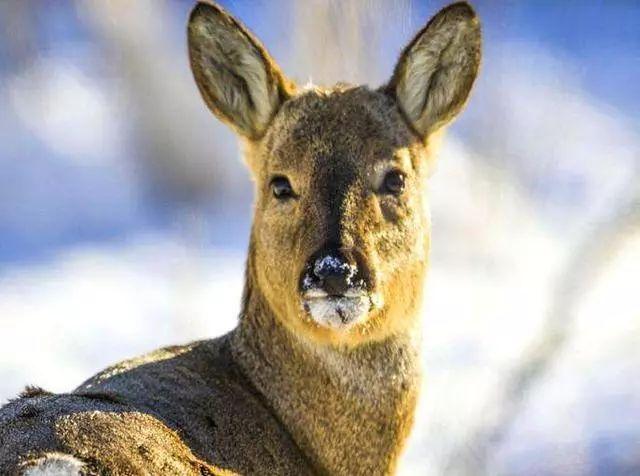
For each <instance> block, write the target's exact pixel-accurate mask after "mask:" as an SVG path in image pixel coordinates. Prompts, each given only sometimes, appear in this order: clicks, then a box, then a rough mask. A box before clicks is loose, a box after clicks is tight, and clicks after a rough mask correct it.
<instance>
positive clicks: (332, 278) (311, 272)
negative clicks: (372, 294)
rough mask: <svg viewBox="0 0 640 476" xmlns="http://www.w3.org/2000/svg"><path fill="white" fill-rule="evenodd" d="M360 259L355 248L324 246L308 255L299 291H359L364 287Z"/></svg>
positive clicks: (330, 293) (334, 293)
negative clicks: (310, 255) (309, 256)
mask: <svg viewBox="0 0 640 476" xmlns="http://www.w3.org/2000/svg"><path fill="white" fill-rule="evenodd" d="M363 262H364V260H363V259H362V257H360V256H359V253H358V252H357V251H354V250H348V249H335V248H324V249H323V250H320V251H319V252H317V253H314V255H313V256H312V257H311V258H310V259H309V261H308V263H307V265H306V267H305V271H304V273H303V276H302V281H301V288H302V292H303V293H305V294H307V295H313V294H317V295H318V297H320V296H321V295H328V296H349V295H351V294H353V295H355V294H362V293H364V292H365V291H366V289H367V287H368V283H367V279H366V276H367V275H368V273H366V271H365V269H366V266H365V265H364V263H363Z"/></svg>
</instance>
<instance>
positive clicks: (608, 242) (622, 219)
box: [445, 188, 640, 475]
mask: <svg viewBox="0 0 640 476" xmlns="http://www.w3.org/2000/svg"><path fill="white" fill-rule="evenodd" d="M639 228H640V188H638V189H637V190H636V191H635V193H634V194H633V196H632V197H631V199H630V200H627V201H626V202H624V204H623V205H622V206H621V207H620V208H619V209H618V210H617V212H616V213H614V214H613V215H611V216H610V218H609V219H607V220H605V221H604V223H602V224H601V225H600V226H597V227H596V228H595V229H594V231H593V232H592V233H591V234H589V235H588V236H587V238H586V239H585V240H584V241H583V242H582V244H581V245H580V246H578V247H577V248H576V249H575V252H574V253H572V254H571V256H570V257H569V260H568V263H567V265H566V266H565V270H564V272H563V273H561V275H560V278H559V284H558V286H557V287H556V292H555V294H554V296H553V297H552V299H551V303H552V304H551V307H550V310H549V312H548V314H547V317H546V319H545V321H544V324H543V326H542V330H541V331H540V334H539V335H538V337H537V338H536V339H535V341H534V343H533V344H532V345H531V347H530V348H529V350H528V351H527V352H525V353H524V355H523V357H522V358H521V359H520V361H519V363H518V364H516V365H515V366H514V367H513V369H512V370H511V371H510V372H509V373H508V375H506V376H505V378H504V381H503V384H502V385H501V386H500V388H499V389H498V390H497V393H496V395H495V397H494V398H493V399H491V400H490V401H491V406H492V409H495V413H494V414H493V417H492V418H488V419H486V420H485V421H484V423H483V424H481V426H480V427H479V428H476V429H475V430H474V431H473V432H471V435H470V437H468V438H466V439H465V440H464V441H463V442H462V444H460V445H459V446H457V447H455V448H453V449H452V451H451V452H449V454H448V455H447V456H446V457H445V468H446V474H460V475H472V474H486V473H488V470H489V467H490V464H491V461H492V456H493V455H494V453H495V452H496V450H497V449H498V448H499V446H500V444H501V443H502V442H503V441H504V439H505V437H506V436H507V435H508V433H509V431H510V430H511V428H512V426H513V423H514V421H515V419H516V417H517V416H518V415H519V414H520V412H521V410H522V409H523V407H524V406H525V405H526V403H527V398H528V397H529V395H531V393H532V391H533V390H534V388H535V387H536V386H537V385H538V384H539V383H540V382H541V380H542V378H543V377H544V376H545V375H546V374H547V372H548V371H549V370H550V369H551V368H552V366H553V364H554V363H555V362H556V361H557V359H558V358H559V356H560V354H561V353H562V351H563V349H564V348H565V347H566V345H567V344H568V343H569V341H570V337H571V331H572V329H573V326H574V323H575V320H576V318H577V315H576V310H577V307H578V305H579V303H580V301H581V298H582V297H583V296H585V295H586V293H587V292H588V291H589V289H590V288H591V286H592V285H593V284H594V283H595V282H596V280H597V279H598V277H599V276H601V275H602V273H603V272H604V271H605V269H606V267H607V265H608V263H610V262H611V259H612V258H613V256H614V255H615V253H616V252H617V251H618V250H619V249H620V248H621V246H622V243H623V242H624V241H625V240H627V239H628V238H629V236H630V235H632V234H634V233H637V232H638V229H639Z"/></svg>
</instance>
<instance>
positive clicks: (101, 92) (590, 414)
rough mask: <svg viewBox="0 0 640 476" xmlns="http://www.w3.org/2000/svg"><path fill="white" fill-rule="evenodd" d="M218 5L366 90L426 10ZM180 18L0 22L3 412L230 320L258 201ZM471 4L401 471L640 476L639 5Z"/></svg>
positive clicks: (161, 3) (288, 58)
mask: <svg viewBox="0 0 640 476" xmlns="http://www.w3.org/2000/svg"><path fill="white" fill-rule="evenodd" d="M222 3H223V4H225V5H226V6H227V7H228V9H229V10H230V11H231V12H232V13H234V14H236V15H237V16H238V17H240V18H241V19H242V20H243V21H244V22H245V23H246V24H248V26H249V27H250V28H251V29H252V30H253V31H254V32H255V33H256V34H257V35H258V36H259V37H260V38H261V39H262V40H263V41H264V43H265V44H266V45H267V46H268V48H269V49H270V50H271V52H272V53H273V55H274V56H275V58H276V59H277V61H278V62H279V63H280V64H281V65H282V67H283V69H284V70H285V71H286V72H287V73H289V74H290V75H291V76H292V77H293V78H295V79H296V80H297V81H299V82H301V83H305V82H307V81H308V80H309V79H312V80H313V81H314V82H316V83H320V84H323V83H331V82H334V81H336V80H339V79H342V80H347V81H353V82H366V83H369V84H371V85H374V86H375V85H379V84H381V83H383V82H384V80H385V79H386V78H387V77H388V76H389V75H390V73H391V70H392V67H393V64H394V61H395V58H396V56H397V54H398V52H399V51H400V49H401V47H402V46H403V45H404V44H405V43H406V42H407V41H408V40H409V39H410V38H411V36H412V34H413V33H414V32H415V31H416V30H417V29H418V28H419V27H420V26H421V25H422V24H423V23H424V22H425V21H426V20H427V19H428V18H429V17H430V15H431V14H433V13H434V12H435V11H436V10H437V9H438V8H439V7H441V6H442V5H443V4H444V3H443V2H440V1H417V0H416V1H415V2H411V1H410V0H395V1H384V0H369V1H367V2H364V1H358V0H343V1H338V0H310V1H304V2H303V1H294V0H289V1H287V0H281V1H267V0H252V1H248V0H247V1H235V2H233V1H227V2H222ZM190 6H191V2H190V1H178V0H137V1H136V2H125V1H115V0H114V1H105V0H84V1H77V2H72V1H67V2H44V1H36V0H29V1H26V0H6V1H3V2H1V3H0V401H6V399H8V398H10V397H12V396H14V395H15V394H16V393H17V392H19V391H20V390H21V388H22V387H23V386H24V385H25V384H28V383H30V384H38V385H41V386H43V387H45V388H47V389H49V390H53V391H65V390H69V389H71V388H73V387H74V386H76V385H78V384H79V383H80V382H82V381H83V380H84V379H85V378H86V377H87V376H89V375H91V374H93V373H95V372H96V371H98V370H100V369H102V368H103V367H105V366H107V365H108V364H110V363H112V362H114V361H117V360H120V359H123V358H125V357H128V356H132V355H135V354H139V353H142V352H145V351H148V350H151V349H153V348H155V347H158V346H161V345H167V344H173V343H181V342H187V341H189V340H192V339H197V338H204V337H212V336H216V335H220V334H222V333H224V332H226V331H227V330H230V329H231V328H233V326H234V325H235V322H236V316H237V313H238V309H239V299H240V293H241V285H242V273H243V261H244V253H245V249H246V245H247V237H248V229H249V224H250V218H251V199H252V198H251V196H252V185H251V183H250V181H249V178H248V174H247V172H246V171H245V170H244V168H243V166H242V164H241V161H240V159H239V152H238V149H237V145H236V142H235V140H234V138H233V136H232V134H231V133H230V132H229V131H228V130H227V129H226V128H224V127H223V126H221V125H219V124H218V122H217V121H216V120H215V119H214V118H213V117H212V116H211V115H210V113H208V112H207V111H206V109H205V107H204V105H203V103H202V101H201V99H200V97H199V95H198V93H197V90H196V88H195V85H194V84H193V81H192V79H191V76H190V72H189V70H188V66H187V55H186V45H185V22H186V17H187V15H188V11H189V9H190ZM475 6H476V7H477V10H478V12H479V14H480V16H481V17H482V19H483V24H484V34H485V58H484V63H483V69H482V72H481V76H480V80H479V82H478V83H477V87H476V89H475V92H474V95H473V98H472V100H471V102H470V103H469V107H468V109H467V111H465V113H464V114H463V116H462V117H461V119H460V120H459V121H458V122H457V123H456V124H455V125H454V126H453V127H451V128H450V131H449V135H448V138H447V140H446V141H445V143H444V145H443V149H442V151H441V153H440V158H439V163H438V170H437V173H436V174H435V175H434V177H433V178H432V180H431V190H430V196H431V203H432V209H433V228H434V231H433V240H432V241H433V251H432V260H433V266H432V269H431V271H430V276H429V280H428V283H427V287H426V297H427V298H426V305H425V309H424V338H425V352H424V362H425V369H426V378H425V382H424V390H423V393H422V399H421V402H420V407H419V413H418V420H417V423H416V427H415V431H414V432H413V434H412V439H411V444H410V447H409V448H408V451H407V453H406V455H405V458H404V460H403V464H402V467H401V473H402V474H407V475H409V474H420V475H422V474H426V475H442V474H444V475H449V474H452V475H453V474H471V475H475V474H483V473H486V474H517V475H625V474H629V475H631V474H640V304H639V300H638V292H639V291H640V128H639V119H640V101H639V100H638V97H639V95H640V29H639V28H638V25H640V4H638V3H633V2H624V1H610V2H609V1H608V2H596V1H591V2H551V1H543V2H540V1H533V0H531V1H519V2H500V3H498V2H492V1H489V0H484V1H478V2H475Z"/></svg>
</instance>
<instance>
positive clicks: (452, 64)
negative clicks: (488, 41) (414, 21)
mask: <svg viewBox="0 0 640 476" xmlns="http://www.w3.org/2000/svg"><path fill="white" fill-rule="evenodd" d="M480 50H481V35H480V22H479V20H478V17H477V16H476V14H475V12H474V11H473V9H472V8H471V6H470V5H469V4H468V3H466V2H459V3H454V4H453V5H449V6H448V7H445V8H444V9H442V10H441V11H440V12H439V13H438V14H436V15H435V16H434V17H433V18H432V19H431V21H429V23H428V24H427V25H426V26H425V27H424V28H423V29H422V30H421V31H420V32H419V33H418V34H417V35H416V37H415V38H414V39H413V41H412V42H411V43H409V45H408V46H407V47H406V48H405V50H404V51H403V52H402V55H401V57H400V60H399V61H398V64H397V65H396V68H395V71H394V73H393V77H392V78H391V81H390V82H389V84H388V85H387V86H385V88H384V90H385V91H386V92H387V94H390V95H391V96H393V97H394V98H395V99H396V101H397V102H398V105H399V106H400V109H401V110H402V112H403V113H404V115H405V117H406V118H407V119H408V121H409V123H410V124H411V125H412V126H413V128H414V129H415V130H416V132H418V133H419V134H420V135H421V136H423V137H426V136H428V135H429V134H431V133H433V132H435V131H436V130H438V129H439V128H441V127H442V126H444V125H446V124H447V123H448V122H450V121H451V120H452V119H453V118H454V117H455V116H456V115H457V114H458V113H459V112H460V111H461V110H462V108H463V107H464V104H465V102H466V100H467V97H468V96H469V92H470V91H471V86H472V85H473V82H474V80H475V78H476V75H477V74H478V67H479V65H480V55H481V51H480Z"/></svg>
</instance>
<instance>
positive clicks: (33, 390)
mask: <svg viewBox="0 0 640 476" xmlns="http://www.w3.org/2000/svg"><path fill="white" fill-rule="evenodd" d="M50 395H53V393H52V392H49V391H48V390H45V389H44V388H42V387H38V386H37V385H27V386H26V387H25V388H24V390H23V391H22V392H20V395H18V398H37V397H47V396H50Z"/></svg>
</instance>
